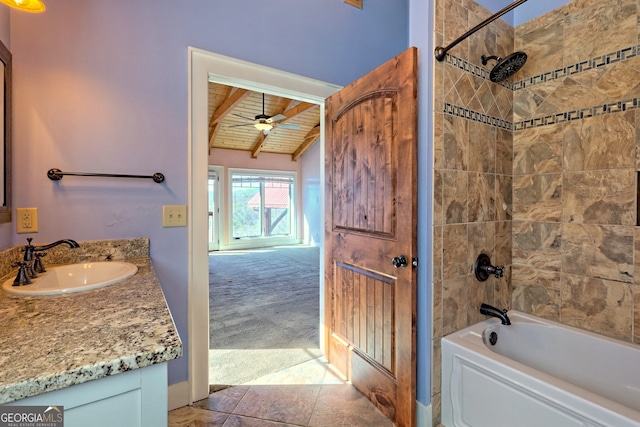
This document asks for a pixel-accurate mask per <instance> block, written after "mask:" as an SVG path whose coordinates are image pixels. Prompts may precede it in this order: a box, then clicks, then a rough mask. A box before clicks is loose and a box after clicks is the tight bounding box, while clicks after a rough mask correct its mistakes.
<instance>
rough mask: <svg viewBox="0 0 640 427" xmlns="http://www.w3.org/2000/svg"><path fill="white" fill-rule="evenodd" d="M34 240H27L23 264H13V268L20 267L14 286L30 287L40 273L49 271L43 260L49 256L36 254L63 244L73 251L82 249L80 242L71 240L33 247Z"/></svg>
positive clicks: (29, 238)
mask: <svg viewBox="0 0 640 427" xmlns="http://www.w3.org/2000/svg"><path fill="white" fill-rule="evenodd" d="M32 240H33V239H32V238H31V237H28V238H27V245H26V246H25V247H24V249H23V250H24V257H23V258H22V262H14V263H13V264H11V266H12V267H20V268H19V269H18V274H17V275H16V278H15V280H14V281H13V286H22V285H28V284H29V283H31V279H35V278H36V277H38V273H44V272H46V271H47V270H46V269H45V268H44V264H43V263H42V259H41V258H42V257H44V256H45V255H47V254H46V253H44V252H43V253H36V252H41V251H46V250H47V249H51V248H53V247H55V246H58V245H61V244H66V245H69V247H70V248H72V249H73V248H79V247H80V245H79V244H78V242H76V241H75V240H71V239H62V240H58V241H57V242H53V243H50V244H48V245H44V246H33V245H32V244H31V241H32Z"/></svg>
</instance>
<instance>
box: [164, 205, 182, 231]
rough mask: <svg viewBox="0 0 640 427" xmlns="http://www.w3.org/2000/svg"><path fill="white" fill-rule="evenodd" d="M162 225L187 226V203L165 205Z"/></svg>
mask: <svg viewBox="0 0 640 427" xmlns="http://www.w3.org/2000/svg"><path fill="white" fill-rule="evenodd" d="M162 226H163V227H186V226H187V206H186V205H163V206H162Z"/></svg>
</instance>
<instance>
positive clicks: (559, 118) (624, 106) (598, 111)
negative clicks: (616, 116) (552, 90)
mask: <svg viewBox="0 0 640 427" xmlns="http://www.w3.org/2000/svg"><path fill="white" fill-rule="evenodd" d="M639 106H640V98H631V99H627V100H625V101H618V102H612V103H609V104H601V105H596V106H593V107H588V108H581V109H579V110H572V111H567V112H564V113H558V114H554V115H551V116H545V117H537V118H535V119H530V120H523V121H521V122H518V123H514V124H513V130H514V131H519V130H524V129H530V128H535V127H540V126H547V125H554V124H557V123H564V122H571V121H574V120H581V119H587V118H589V117H596V116H602V115H604V114H612V113H619V112H621V111H629V110H635V109H637V108H638V107H639Z"/></svg>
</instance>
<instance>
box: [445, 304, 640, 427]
mask: <svg viewBox="0 0 640 427" xmlns="http://www.w3.org/2000/svg"><path fill="white" fill-rule="evenodd" d="M508 315H509V319H510V320H511V325H509V326H505V325H502V324H500V321H499V320H498V319H495V318H491V319H488V320H486V321H483V322H480V323H478V324H476V325H473V326H470V327H469V328H466V329H463V330H461V331H458V332H454V333H453V334H451V335H448V336H446V337H444V338H443V339H442V424H443V425H444V426H446V427H454V426H456V427H458V426H470V427H484V426H487V427H528V426H531V427H565V426H568V427H573V426H589V427H593V426H607V427H631V426H633V427H640V346H638V345H634V344H629V343H625V342H622V341H618V340H614V339H610V338H607V337H604V336H602V335H598V334H594V333H590V332H586V331H583V330H580V329H576V328H572V327H570V326H566V325H562V324H560V323H556V322H551V321H548V320H544V319H541V318H538V317H535V316H531V315H528V314H525V313H520V312H517V311H509V313H508ZM492 332H495V333H496V334H497V342H496V344H495V345H491V344H490V340H489V338H490V335H491V333H492ZM485 343H486V344H485Z"/></svg>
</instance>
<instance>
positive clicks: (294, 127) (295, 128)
mask: <svg viewBox="0 0 640 427" xmlns="http://www.w3.org/2000/svg"><path fill="white" fill-rule="evenodd" d="M273 125H274V126H277V127H279V128H283V129H294V130H299V129H300V126H298V125H291V124H289V123H274V124H273Z"/></svg>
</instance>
